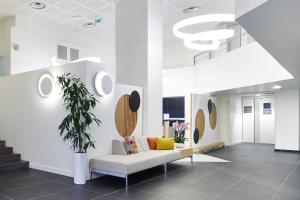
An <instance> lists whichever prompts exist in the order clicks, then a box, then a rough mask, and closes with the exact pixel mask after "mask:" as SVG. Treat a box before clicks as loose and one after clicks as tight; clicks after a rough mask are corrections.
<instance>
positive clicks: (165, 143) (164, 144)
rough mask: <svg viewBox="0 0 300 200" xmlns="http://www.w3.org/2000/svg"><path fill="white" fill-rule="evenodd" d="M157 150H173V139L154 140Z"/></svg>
mask: <svg viewBox="0 0 300 200" xmlns="http://www.w3.org/2000/svg"><path fill="white" fill-rule="evenodd" d="M156 149H157V150H173V149H174V138H156Z"/></svg>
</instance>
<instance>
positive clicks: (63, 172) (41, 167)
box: [29, 162, 73, 177]
mask: <svg viewBox="0 0 300 200" xmlns="http://www.w3.org/2000/svg"><path fill="white" fill-rule="evenodd" d="M29 167H30V168H32V169H37V170H42V171H46V172H51V173H55V174H60V175H64V176H69V177H73V172H72V171H69V170H64V169H59V168H55V167H49V166H45V165H40V164H37V163H31V162H30V164H29Z"/></svg>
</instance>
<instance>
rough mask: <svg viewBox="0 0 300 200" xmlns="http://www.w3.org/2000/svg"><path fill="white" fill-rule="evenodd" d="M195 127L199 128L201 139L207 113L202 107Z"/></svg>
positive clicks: (197, 115)
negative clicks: (205, 113)
mask: <svg viewBox="0 0 300 200" xmlns="http://www.w3.org/2000/svg"><path fill="white" fill-rule="evenodd" d="M195 129H198V133H199V139H201V138H202V137H203V135H204V130H205V115H204V112H203V110H202V109H199V110H198V112H197V114H196V119H195Z"/></svg>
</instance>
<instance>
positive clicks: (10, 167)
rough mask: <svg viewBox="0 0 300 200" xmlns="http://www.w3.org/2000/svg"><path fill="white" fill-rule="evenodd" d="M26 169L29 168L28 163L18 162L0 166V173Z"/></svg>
mask: <svg viewBox="0 0 300 200" xmlns="http://www.w3.org/2000/svg"><path fill="white" fill-rule="evenodd" d="M27 168H29V162H27V161H23V160H21V161H18V162H10V163H4V164H0V172H4V171H10V170H16V169H27Z"/></svg>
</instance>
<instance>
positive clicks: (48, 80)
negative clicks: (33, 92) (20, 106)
mask: <svg viewBox="0 0 300 200" xmlns="http://www.w3.org/2000/svg"><path fill="white" fill-rule="evenodd" d="M53 82H54V81H53V77H52V76H51V75H50V74H43V75H42V76H41V77H40V79H39V83H38V90H39V93H40V95H41V96H42V97H44V98H47V97H49V96H50V95H51V93H52V90H53Z"/></svg>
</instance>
